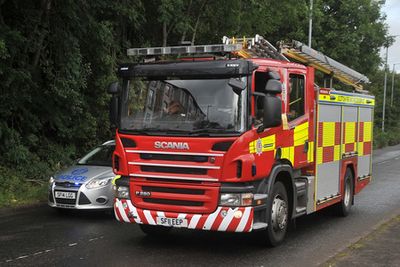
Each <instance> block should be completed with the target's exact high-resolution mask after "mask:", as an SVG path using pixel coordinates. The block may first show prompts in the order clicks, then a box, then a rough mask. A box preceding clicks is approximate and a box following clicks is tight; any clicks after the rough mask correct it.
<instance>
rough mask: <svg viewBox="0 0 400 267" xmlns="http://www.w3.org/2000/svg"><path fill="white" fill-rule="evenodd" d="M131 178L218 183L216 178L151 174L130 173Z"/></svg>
mask: <svg viewBox="0 0 400 267" xmlns="http://www.w3.org/2000/svg"><path fill="white" fill-rule="evenodd" d="M129 175H130V176H133V177H135V176H136V177H146V178H159V179H174V180H194V181H213V182H215V181H218V179H216V178H197V177H186V176H183V177H182V176H169V175H153V174H138V173H130V174H129Z"/></svg>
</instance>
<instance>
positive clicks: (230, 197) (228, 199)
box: [219, 193, 253, 207]
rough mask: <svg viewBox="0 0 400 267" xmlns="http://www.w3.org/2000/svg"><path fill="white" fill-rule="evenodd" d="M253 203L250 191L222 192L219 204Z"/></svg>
mask: <svg viewBox="0 0 400 267" xmlns="http://www.w3.org/2000/svg"><path fill="white" fill-rule="evenodd" d="M252 203H253V194H252V193H243V194H236V193H222V194H221V197H220V200H219V204H220V205H221V206H231V207H232V206H234V207H239V206H251V205H252Z"/></svg>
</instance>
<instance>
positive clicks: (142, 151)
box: [125, 149, 224, 157]
mask: <svg viewBox="0 0 400 267" xmlns="http://www.w3.org/2000/svg"><path fill="white" fill-rule="evenodd" d="M125 152H127V153H149V154H167V155H168V154H169V155H188V156H209V157H223V156H224V154H215V153H192V152H172V151H151V150H132V149H126V150H125Z"/></svg>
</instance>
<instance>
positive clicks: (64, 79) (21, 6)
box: [0, 0, 400, 203]
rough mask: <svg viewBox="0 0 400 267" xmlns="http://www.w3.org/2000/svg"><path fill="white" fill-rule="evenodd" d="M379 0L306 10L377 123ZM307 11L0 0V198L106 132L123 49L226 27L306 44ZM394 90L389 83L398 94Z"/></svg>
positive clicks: (155, 0)
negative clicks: (365, 80)
mask: <svg viewBox="0 0 400 267" xmlns="http://www.w3.org/2000/svg"><path fill="white" fill-rule="evenodd" d="M382 2H383V1H372V0H351V1H350V0H348V1H335V0H325V1H314V12H313V21H314V23H313V29H314V30H313V47H314V48H316V49H317V50H320V51H323V52H325V53H326V54H328V55H330V56H331V57H332V58H334V59H336V60H338V61H340V62H343V63H345V64H348V65H349V66H350V67H353V68H355V69H357V70H358V71H360V72H362V73H363V74H366V75H369V76H371V80H372V84H371V86H370V89H371V91H372V92H373V93H375V94H376V96H377V109H376V111H377V112H376V116H375V120H376V122H377V124H378V123H379V122H380V121H381V117H382V114H381V111H379V110H381V109H380V108H379V107H381V105H382V104H381V103H382V101H381V97H380V96H381V95H382V84H383V82H382V81H383V80H382V77H383V76H382V73H381V72H379V71H377V70H378V66H379V64H380V59H379V49H380V47H381V46H382V45H383V44H384V42H385V41H386V40H387V26H386V25H385V21H384V19H385V18H384V16H383V15H382V13H381V11H380V9H381V6H382ZM308 16H309V7H308V1H296V0H286V1H274V0H246V1H245V0H152V1H143V0H124V1H73V0H63V1H55V0H40V1H25V0H1V1H0V80H1V105H0V154H1V155H2V156H1V158H0V170H1V173H0V174H1V175H2V176H1V179H3V180H2V181H0V182H3V183H2V186H1V187H0V190H3V191H1V197H3V198H5V200H1V199H0V202H1V201H9V199H17V198H19V197H22V198H24V194H25V195H26V194H27V193H26V192H25V191H23V189H21V190H22V191H21V192H25V193H24V194H19V193H18V194H17V193H15V192H13V190H16V185H17V184H22V185H23V186H25V185H29V186H30V187H32V182H26V177H29V179H30V180H35V181H36V182H33V185H34V184H40V183H42V184H43V183H45V181H46V180H47V179H48V176H49V175H50V174H51V173H52V172H54V171H56V170H58V169H60V168H62V167H63V166H65V165H68V164H70V163H71V162H72V160H73V159H75V158H77V157H78V156H79V155H82V153H83V152H84V151H86V150H87V149H88V148H89V147H92V146H94V145H97V144H98V143H101V142H103V141H105V140H108V139H111V138H112V134H113V133H112V132H111V131H110V127H109V121H108V114H109V113H108V103H109V96H108V95H107V94H106V90H105V89H106V87H107V85H108V84H109V83H110V82H112V81H114V80H115V79H116V76H115V67H116V66H117V64H118V63H120V62H127V61H132V59H128V58H127V57H126V54H125V51H126V50H125V49H126V48H128V47H142V46H158V45H163V44H167V45H175V44H178V43H179V42H181V41H190V42H194V43H197V44H199V43H203V44H207V43H208V44H210V43H219V42H220V41H221V37H222V36H224V35H227V36H234V35H235V36H254V34H256V33H258V34H261V35H263V36H264V37H266V38H267V39H268V40H270V41H271V42H272V43H275V42H277V41H279V40H282V39H297V40H299V41H302V42H304V43H306V42H307V35H308ZM397 96H400V92H398V91H397V90H396V93H395V102H396V103H398V101H400V97H397ZM399 112H400V109H399V108H397V107H388V110H387V116H388V117H387V127H388V129H399V128H400V125H398V119H397V118H398V117H399ZM376 136H377V138H378V139H379V138H381V139H382V142H386V141H387V140H391V139H390V138H389V137H387V136H384V137H380V135H379V134H378V135H376ZM382 136H383V135H382ZM388 138H389V139H388ZM395 139H396V138H394V137H393V140H395ZM392 142H394V141H392ZM7 177H8V178H7ZM21 188H22V187H21ZM38 188H39V189H40V188H42V187H40V186H39V187H38ZM18 190H19V189H18ZM37 192H39V191H37ZM14 193H15V194H17V195H15V196H12V194H14ZM7 199H8V200H7ZM7 203H10V202H7Z"/></svg>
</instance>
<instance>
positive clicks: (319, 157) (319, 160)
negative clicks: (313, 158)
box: [317, 147, 324, 164]
mask: <svg viewBox="0 0 400 267" xmlns="http://www.w3.org/2000/svg"><path fill="white" fill-rule="evenodd" d="M323 149H324V148H323V147H317V164H322V154H323V151H324V150H323Z"/></svg>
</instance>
